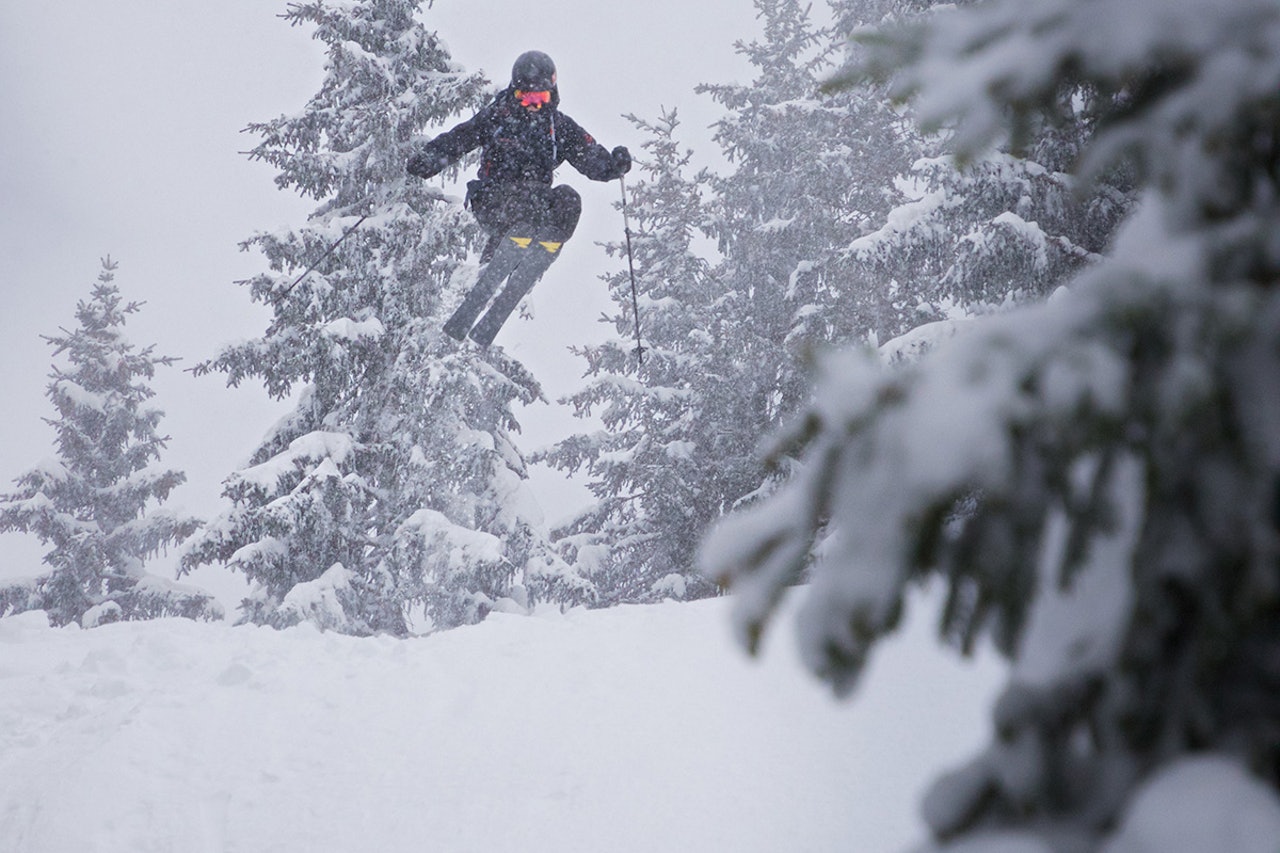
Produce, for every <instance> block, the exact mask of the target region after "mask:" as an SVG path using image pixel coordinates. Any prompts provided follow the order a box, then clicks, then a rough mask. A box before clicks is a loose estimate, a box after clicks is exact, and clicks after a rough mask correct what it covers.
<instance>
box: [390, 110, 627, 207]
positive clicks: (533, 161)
mask: <svg viewBox="0 0 1280 853" xmlns="http://www.w3.org/2000/svg"><path fill="white" fill-rule="evenodd" d="M559 105H560V95H559V93H558V92H557V91H555V90H552V93H551V103H549V104H547V105H546V106H544V107H543V108H542V109H540V110H537V111H536V112H531V111H529V110H527V109H525V108H524V107H522V106H521V105H520V103H519V102H518V101H517V100H516V97H515V90H514V89H511V88H507V89H504V90H503V91H502V92H501V93H499V95H498V97H497V98H496V99H494V101H493V103H491V104H489V105H488V106H486V107H485V108H484V109H482V110H480V112H478V113H476V114H475V115H474V116H473V117H472V118H470V119H468V120H467V121H464V122H463V123H462V124H460V125H458V126H457V127H455V128H453V129H452V130H449V131H447V132H445V133H442V134H440V135H439V136H437V137H436V138H435V139H432V140H431V141H430V142H427V143H424V144H423V145H421V146H420V147H419V148H418V150H417V151H415V152H414V153H413V155H412V156H411V157H410V158H409V163H408V169H409V174H411V175H416V176H417V177H419V178H430V177H432V176H433V175H436V174H438V173H439V172H441V171H442V170H444V169H445V168H446V167H448V166H449V165H450V164H452V163H454V162H455V161H457V160H458V158H460V157H461V156H462V155H463V154H466V153H467V152H468V151H474V150H475V149H477V148H482V149H483V152H482V154H481V159H480V172H479V174H478V175H477V178H478V179H479V181H480V182H481V184H482V185H489V184H494V183H504V182H509V181H536V182H539V183H544V184H547V185H548V186H549V185H550V184H551V182H552V177H553V175H554V173H555V170H556V167H557V166H559V165H560V164H561V163H563V162H565V161H568V163H569V165H571V166H573V167H574V168H575V169H577V170H578V171H579V172H581V173H582V174H584V175H586V176H587V177H588V178H591V179H592V180H594V181H612V180H614V179H615V178H618V177H620V176H621V174H622V172H621V171H620V170H619V168H618V165H617V164H616V163H615V161H614V158H613V157H612V155H610V153H609V152H608V151H607V150H605V148H604V146H602V145H601V144H600V143H598V142H596V141H595V139H594V138H592V136H591V134H589V133H587V132H586V131H585V130H583V129H582V127H581V126H580V125H579V124H578V123H577V122H576V121H574V120H573V119H571V118H569V117H568V116H567V115H565V114H564V113H562V112H560V110H559Z"/></svg>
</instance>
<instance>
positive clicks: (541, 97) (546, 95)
mask: <svg viewBox="0 0 1280 853" xmlns="http://www.w3.org/2000/svg"><path fill="white" fill-rule="evenodd" d="M516 100H518V101H519V102H520V105H521V106H524V107H531V106H533V105H534V104H537V105H538V106H542V105H543V104H549V103H551V92H549V91H546V90H543V91H541V92H525V91H523V90H522V89H516Z"/></svg>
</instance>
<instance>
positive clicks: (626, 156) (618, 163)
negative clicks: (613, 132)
mask: <svg viewBox="0 0 1280 853" xmlns="http://www.w3.org/2000/svg"><path fill="white" fill-rule="evenodd" d="M610 156H611V157H613V168H614V170H615V171H617V173H618V174H619V175H625V174H626V173H627V172H630V171H631V152H630V151H628V150H627V147H626V146H625V145H619V146H618V147H617V148H615V149H613V153H612V154H610Z"/></svg>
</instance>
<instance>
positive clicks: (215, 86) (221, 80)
mask: <svg viewBox="0 0 1280 853" xmlns="http://www.w3.org/2000/svg"><path fill="white" fill-rule="evenodd" d="M284 8H285V4H284V3H283V2H272V0H219V2H217V3H207V2H196V1H195V0H165V2H162V3H157V2H155V0H59V2H56V3H37V2H14V3H5V4H0V115H2V116H3V117H4V119H3V121H0V155H2V156H0V199H3V204H2V205H0V258H2V259H3V260H2V265H0V293H2V294H3V297H4V310H3V311H0V347H3V359H2V360H0V400H3V403H4V406H5V414H4V417H3V418H2V419H0V491H4V490H8V489H9V487H10V486H11V484H12V481H13V478H14V477H15V476H17V475H18V474H20V473H21V472H22V471H24V470H26V469H27V468H29V467H31V466H32V465H34V464H35V463H36V462H38V461H39V460H40V459H42V458H45V457H47V456H50V455H52V452H53V445H52V438H53V431H52V428H51V427H49V426H48V425H47V424H45V423H44V422H43V421H42V418H44V417H48V416H50V415H51V414H52V407H51V405H50V404H49V402H48V400H47V399H46V398H45V396H44V391H45V386H46V384H47V382H48V373H49V368H50V365H51V363H52V359H51V355H50V349H49V347H48V345H47V343H45V342H44V341H43V340H41V339H40V337H39V335H41V334H53V333H56V331H57V330H58V328H59V327H73V326H74V323H75V318H74V309H75V304H76V301H77V300H79V299H82V298H85V297H87V296H88V294H89V291H90V288H91V286H92V284H93V282H94V280H95V279H96V277H97V275H98V272H99V270H100V261H99V259H100V258H102V257H103V256H105V255H107V254H110V255H111V256H112V258H113V259H115V260H116V261H117V262H118V263H119V270H118V271H117V274H116V283H117V285H118V286H119V287H120V290H121V292H122V294H123V295H124V296H125V298H127V299H138V300H144V301H145V302H146V305H145V306H144V308H143V309H142V312H141V313H140V314H138V315H135V316H134V317H133V318H131V319H130V321H129V324H128V326H127V327H126V333H127V334H128V336H129V338H130V340H131V341H132V342H133V343H135V344H136V345H138V346H143V345H148V344H156V345H157V352H159V353H161V354H166V355H173V356H178V357H181V358H182V359H183V366H188V367H189V366H190V365H192V364H194V363H196V362H198V361H200V360H203V359H205V358H208V357H210V356H211V355H213V354H214V353H215V352H216V351H217V350H218V348H219V347H220V346H221V345H222V344H224V343H227V342H229V341H233V340H238V339H242V338H246V337H250V336H254V335H257V334H259V333H260V332H261V331H262V329H263V328H264V327H265V323H266V318H267V314H266V312H265V309H263V308H261V307H260V306H257V305H254V304H252V303H250V302H249V300H248V296H247V293H246V291H245V290H244V289H243V288H240V287H238V286H237V285H236V284H235V281H237V280H239V279H243V278H247V277H249V276H250V275H252V274H254V273H256V272H258V271H260V270H261V269H262V268H263V266H264V264H263V262H262V261H261V259H260V257H259V256H258V255H256V254H245V253H241V252H239V250H238V248H237V245H238V243H239V242H240V241H242V240H244V239H245V238H247V237H248V236H250V235H251V234H252V233H253V232H254V231H255V230H258V229H264V228H274V227H278V226H280V225H284V224H294V225H296V224H299V223H300V222H302V221H303V219H304V218H305V216H306V215H307V213H308V212H309V211H310V210H311V208H312V204H311V203H308V202H304V201H302V200H300V199H298V198H296V197H293V196H292V195H290V194H287V193H282V192H280V191H279V190H277V189H276V188H275V185H274V184H273V182H272V178H273V171H272V170H271V168H270V167H268V166H265V165H262V164H256V163H249V162H248V161H247V160H246V159H245V158H244V157H243V156H242V155H241V154H239V153H238V152H240V151H244V150H247V149H248V148H250V147H252V145H253V144H254V141H255V140H254V138H253V137H250V136H248V135H246V134H244V133H242V132H241V130H242V128H244V127H245V126H246V125H247V124H248V123H250V122H252V121H260V120H265V119H269V118H271V117H274V116H276V115H278V114H280V113H284V112H291V111H294V110H297V109H299V108H301V107H302V106H303V105H304V104H305V102H306V101H307V99H308V98H309V97H310V96H311V95H312V93H313V92H315V90H316V89H317V88H318V85H319V83H320V80H321V77H322V64H323V53H322V50H321V48H320V46H319V45H318V44H317V43H316V42H314V41H312V40H311V32H310V30H308V29H306V28H300V27H289V26H288V25H287V24H285V22H284V21H282V20H280V19H279V18H278V17H277V16H278V14H279V13H280V12H282V11H283V10H284ZM423 17H424V20H425V22H426V23H427V25H428V26H429V27H431V28H433V29H435V30H437V31H438V32H439V33H440V34H441V35H442V37H443V38H444V40H445V42H446V43H447V44H448V45H449V47H450V49H451V50H452V52H453V55H454V58H455V60H457V61H458V62H460V63H461V64H462V65H464V66H465V67H466V68H468V69H474V70H482V71H484V72H486V74H487V75H488V76H489V78H490V79H491V80H493V81H495V82H499V83H503V82H505V81H506V79H507V76H508V74H509V70H510V67H511V62H512V60H513V59H514V58H515V57H516V56H517V55H518V54H519V53H521V52H522V51H524V50H527V49H539V50H543V51H546V52H547V53H549V54H551V56H552V57H553V58H554V59H555V60H556V62H557V64H558V66H559V72H560V89H561V94H562V99H563V102H562V109H563V110H564V112H566V113H568V114H569V115H571V116H573V117H574V118H575V119H577V120H578V121H579V123H581V124H582V125H583V126H585V127H586V128H587V129H588V130H589V131H590V132H592V133H593V134H594V135H595V136H596V137H597V138H598V139H599V140H600V141H601V142H602V143H604V144H605V145H606V146H608V147H612V146H614V145H618V144H626V145H629V146H631V147H632V148H633V149H634V150H638V149H639V145H640V142H641V140H640V139H639V138H638V137H636V136H635V135H634V133H633V131H632V128H631V126H630V125H629V124H628V123H627V122H626V121H625V120H624V119H623V118H622V116H623V115H624V114H625V113H628V112H635V113H636V114H638V115H640V116H641V117H644V118H656V117H657V115H658V113H659V110H660V108H661V107H663V106H666V107H676V108H678V109H679V110H680V114H681V116H682V118H683V120H684V122H685V130H686V135H685V141H686V144H687V145H689V146H692V147H694V148H695V149H697V150H698V152H699V155H700V159H702V160H706V161H709V160H711V159H713V158H714V156H715V152H714V150H713V149H712V148H711V146H710V144H709V139H710V134H709V132H708V131H707V129H706V126H707V124H709V123H710V122H711V121H712V120H714V118H715V116H716V109H715V106H714V104H712V103H711V101H710V99H709V98H707V97H706V96H703V95H696V94H694V92H693V88H694V86H695V85H697V84H698V83H722V82H730V81H745V80H748V79H750V69H749V67H748V66H747V65H746V64H745V61H744V60H743V59H742V58H741V57H740V56H737V55H736V54H735V52H734V49H733V43H734V42H735V41H736V40H739V39H746V40H750V39H753V38H756V37H757V36H758V30H757V27H758V22H757V21H756V20H755V14H754V9H753V7H752V5H751V3H750V0H699V2H698V3H697V4H689V3H687V2H686V0H637V2H636V3H634V4H630V5H623V4H616V3H601V2H598V0H563V2H555V0H547V2H542V3H540V4H537V5H536V6H535V7H533V8H532V9H531V7H530V5H529V4H526V3H517V2H512V0H490V2H483V0H471V2H466V0H437V2H436V3H435V4H434V6H433V7H431V8H429V9H425V10H424V13H423ZM462 118H465V116H460V117H459V120H461V119H462ZM444 129H446V128H445V127H439V128H424V129H423V132H424V133H427V134H431V133H435V132H439V131H441V130H444ZM558 179H559V180H560V181H563V182H567V183H570V184H572V185H573V186H575V187H576V188H577V189H579V190H580V191H581V192H582V193H583V196H584V200H585V206H586V213H585V215H584V218H583V224H582V226H581V227H580V229H579V232H578V234H577V236H575V238H574V241H573V242H572V243H571V244H570V246H569V247H568V248H567V249H566V255H565V257H564V259H563V260H562V261H561V262H560V263H559V264H557V265H556V267H553V268H552V271H551V272H550V273H549V274H548V276H547V278H546V279H545V280H544V281H543V282H542V283H541V284H539V286H538V288H536V289H535V291H534V294H533V308H534V312H535V317H534V319H533V320H531V321H523V320H519V319H515V318H513V320H512V321H511V322H510V323H509V324H508V327H507V328H505V329H504V330H503V333H502V335H501V336H500V337H499V339H498V343H499V344H501V345H503V346H504V347H506V349H507V350H508V351H510V352H514V353H516V354H517V355H518V356H519V357H520V358H522V359H523V360H525V361H526V362H527V363H528V364H529V366H530V367H531V369H533V370H534V372H535V375H537V376H538V378H539V379H540V380H541V381H542V382H543V384H544V386H545V387H546V389H547V391H548V396H550V397H552V398H553V399H554V398H555V397H558V396H560V395H562V394H564V393H567V392H568V391H570V390H573V389H574V388H575V387H577V377H578V375H579V374H580V372H581V366H580V364H579V362H578V361H577V360H576V359H573V358H572V357H570V356H568V355H567V354H566V353H565V352H564V347H565V346H566V345H567V344H570V343H581V342H585V341H591V340H596V339H599V338H600V337H601V336H602V335H603V334H604V333H605V332H604V330H603V329H602V328H601V327H600V326H599V325H597V324H596V323H595V319H596V318H598V317H599V316H600V313H601V311H602V310H604V309H606V308H607V307H608V305H607V300H606V299H605V288H604V285H603V283H601V282H600V281H598V280H597V279H596V276H597V275H599V274H600V273H602V272H606V271H608V270H611V269H613V268H614V266H613V264H615V263H617V262H616V261H610V260H609V259H607V258H606V257H605V256H604V254H603V252H601V251H600V250H599V249H598V248H596V247H595V246H594V245H593V243H594V242H596V241H601V240H616V239H618V238H620V237H621V234H622V221H621V216H620V214H619V213H618V212H617V211H615V210H614V208H613V207H612V203H613V202H614V201H615V200H617V199H618V197H619V192H618V185H617V183H616V182H614V183H612V184H593V183H592V182H590V181H587V180H586V179H585V178H583V177H582V176H580V175H578V174H577V173H576V172H574V171H573V170H572V169H570V168H568V167H565V168H563V169H562V170H561V171H560V173H559V176H558ZM153 387H154V388H155V390H156V392H157V401H156V402H157V404H158V405H159V407H160V408H161V409H162V410H164V411H165V412H166V417H165V419H164V421H163V422H162V424H161V428H162V430H163V431H164V432H165V433H167V434H168V435H170V436H171V437H172V441H171V443H170V446H169V450H168V452H167V453H166V454H165V456H164V458H163V459H162V462H163V463H164V464H165V465H167V466H169V467H173V468H177V469H179V470H182V471H185V472H186V474H187V475H188V478H189V482H188V484H187V485H186V486H184V487H182V488H181V489H180V490H179V491H177V492H176V493H175V495H174V497H173V499H172V500H171V501H170V503H169V506H171V507H174V508H178V509H183V510H186V511H188V512H193V513H195V514H197V515H200V516H202V517H205V518H212V517H213V516H214V515H216V514H217V512H219V511H220V509H221V508H222V507H223V506H224V505H223V502H222V500H221V498H220V496H219V493H220V482H221V480H222V479H223V478H224V477H225V476H226V475H227V474H228V473H230V472H231V471H232V470H234V469H235V468H236V467H238V466H239V465H240V464H241V463H242V462H243V461H244V460H245V459H246V458H247V456H248V455H249V453H251V452H252V450H253V449H254V448H255V447H256V444H257V441H258V440H259V439H260V438H261V437H262V435H263V434H264V433H265V432H266V431H267V429H268V428H269V427H270V426H271V424H272V423H273V422H274V420H275V419H276V418H277V417H279V415H280V414H282V413H283V411H284V409H283V407H282V405H281V404H280V403H276V402H273V401H270V400H268V399H267V397H266V395H265V393H264V392H263V391H262V390H261V388H260V387H256V386H254V387H244V388H241V389H236V390H228V389H226V388H225V387H224V386H223V383H222V381H221V379H220V378H219V377H217V376H211V377H204V378H201V379H194V378H192V377H191V376H190V375H188V374H185V373H182V372H181V370H180V369H177V368H173V369H168V370H162V372H161V375H160V376H159V377H158V378H157V380H156V381H155V382H154V385H153ZM523 419H524V421H525V425H526V432H525V436H524V440H525V445H526V448H525V449H531V448H532V447H534V446H539V445H541V444H543V443H546V442H548V441H551V440H554V439H555V438H556V437H558V435H559V434H561V433H563V432H564V431H565V430H567V429H571V428H572V427H573V426H574V424H573V422H572V419H571V418H569V417H568V416H567V414H566V413H564V412H561V411H554V410H551V409H550V408H549V407H545V406H544V407H538V408H537V409H536V410H529V411H527V412H526V413H525V414H524V418H523ZM536 482H538V483H539V489H540V490H541V491H542V493H543V494H544V495H547V496H548V498H547V501H548V502H550V503H557V502H559V498H558V497H557V495H558V494H560V493H558V492H557V491H556V485H555V484H554V482H552V480H551V478H548V477H547V476H546V475H545V474H543V475H539V477H537V478H536ZM565 494H569V495H571V494H572V493H565ZM568 499H571V497H566V500H568ZM546 510H547V514H548V516H550V517H551V518H553V519H554V518H558V517H560V515H561V513H560V508H558V507H556V506H547V507H546ZM43 553H44V549H43V548H42V547H41V546H40V545H39V543H38V542H36V541H35V539H34V538H33V537H27V536H18V535H15V534H7V535H0V574H3V575H30V574H35V573H38V572H39V571H41V570H42V567H41V566H40V565H39V558H40V556H41V555H42V554H43ZM152 568H153V570H159V569H158V568H157V567H156V566H154V565H153V566H152ZM197 580H198V581H200V582H207V581H206V580H205V579H202V578H197Z"/></svg>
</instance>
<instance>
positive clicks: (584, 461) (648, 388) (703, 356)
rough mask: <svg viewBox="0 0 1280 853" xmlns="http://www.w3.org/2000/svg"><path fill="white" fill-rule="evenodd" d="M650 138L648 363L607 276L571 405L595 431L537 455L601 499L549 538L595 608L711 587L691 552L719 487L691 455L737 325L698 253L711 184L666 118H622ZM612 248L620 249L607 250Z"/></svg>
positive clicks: (643, 248) (641, 204) (644, 240)
mask: <svg viewBox="0 0 1280 853" xmlns="http://www.w3.org/2000/svg"><path fill="white" fill-rule="evenodd" d="M629 118H630V120H631V122H632V123H633V124H634V125H635V126H636V128H637V129H639V130H640V131H642V132H644V133H645V134H647V136H648V139H647V140H646V141H645V143H644V150H645V153H646V155H647V156H642V157H640V158H639V159H638V166H639V169H638V170H637V171H639V172H640V174H641V175H642V176H643V177H642V178H641V179H640V180H638V181H635V182H634V183H633V184H632V185H631V186H629V187H628V196H629V199H628V209H629V220H630V227H631V249H632V253H633V254H632V260H633V262H634V266H635V274H636V278H637V280H638V281H641V282H643V283H644V285H643V288H642V289H641V292H640V293H638V295H637V301H638V304H639V309H640V315H641V317H642V320H643V333H644V341H643V343H644V347H645V348H644V352H643V355H644V360H643V363H641V362H640V361H639V359H638V358H637V353H636V352H635V346H636V344H635V337H634V335H635V329H636V327H635V319H634V317H633V315H632V314H633V312H632V291H631V287H632V285H631V275H630V271H629V268H625V267H624V268H623V269H622V270H621V271H619V272H617V273H614V274H612V275H610V276H608V277H607V279H606V280H607V281H608V283H609V288H610V292H611V293H612V295H613V298H614V301H615V303H616V304H617V306H618V313H617V314H616V315H615V316H614V317H612V318H611V321H612V322H613V324H614V326H615V328H616V329H617V337H615V338H613V339H610V340H608V341H606V342H605V343H603V344H601V345H599V346H594V347H585V348H583V349H582V350H580V351H579V352H580V354H581V355H582V356H583V357H584V358H585V359H586V361H587V376H589V377H593V379H592V381H591V383H590V384H588V385H587V386H586V387H585V388H583V389H582V390H581V391H578V392H577V393H575V394H573V395H571V396H570V397H569V398H568V400H567V402H570V403H572V405H573V406H574V408H575V410H576V411H577V412H578V413H579V414H581V415H583V416H590V415H592V414H593V413H598V414H599V417H600V419H601V421H602V427H603V428H602V429H600V430H598V431H596V432H594V433H590V434H580V435H575V436H572V437H570V438H568V439H565V440H564V441H561V442H560V443H558V444H557V445H556V446H555V447H554V448H552V449H551V450H550V451H548V452H546V453H545V454H543V457H542V458H543V459H545V461H547V462H549V463H550V464H552V465H554V466H556V467H559V468H562V469H564V470H566V471H570V472H575V471H579V470H582V469H585V471H586V473H587V475H588V476H589V477H590V478H591V479H590V482H589V487H590V489H591V491H592V492H593V494H594V495H595V496H596V498H597V503H596V504H594V505H593V506H592V507H591V508H590V509H588V510H587V511H585V512H584V513H583V514H582V515H581V516H580V517H578V518H576V519H574V520H573V521H572V522H570V523H569V524H567V525H565V527H564V528H563V529H561V530H559V531H557V532H556V537H557V541H558V544H559V545H560V547H561V548H562V550H563V551H564V555H565V557H566V559H568V560H569V561H570V562H572V563H573V564H574V565H575V566H576V567H577V568H578V569H579V571H582V572H583V573H585V574H587V575H588V576H589V577H590V578H591V580H592V581H593V582H594V584H595V586H596V588H597V589H598V590H599V591H600V599H599V601H600V603H601V604H612V603H617V602H619V601H631V602H636V601H650V600H656V599H661V598H663V597H666V596H675V597H678V598H684V597H702V596H705V595H710V594H713V593H714V592H715V591H716V588H715V586H714V585H712V584H711V583H710V582H709V581H708V580H707V579H706V578H705V577H703V576H701V575H700V574H698V573H697V572H695V571H694V569H693V564H692V560H691V559H690V556H691V555H692V554H693V552H694V550H695V548H696V545H697V542H698V539H699V537H700V536H701V535H702V531H703V530H704V529H705V527H706V525H707V524H708V523H710V522H711V521H712V520H714V519H715V518H717V517H718V515H719V509H718V507H717V505H716V504H715V503H714V502H712V501H706V500H704V499H703V495H704V494H705V493H712V492H714V491H716V490H717V487H716V486H713V485H712V484H713V483H715V481H716V478H718V477H720V476H721V475H722V474H723V473H726V472H723V471H722V470H721V469H720V467H719V459H718V458H716V457H713V456H711V455H710V454H705V453H700V452H698V446H697V444H696V442H695V439H694V436H696V435H697V434H698V432H699V431H700V430H701V429H702V427H704V426H706V425H707V423H708V420H707V418H708V414H709V413H708V412H707V411H706V409H705V408H704V401H705V400H706V399H707V397H708V396H710V395H711V393H712V392H711V390H710V388H711V387H712V386H714V385H715V384H716V383H717V378H716V377H715V376H714V375H712V374H709V373H708V372H707V371H706V367H707V366H708V365H713V364H720V363H727V362H728V361H729V360H730V359H731V355H732V349H733V344H734V340H735V339H734V335H733V334H732V330H730V329H726V328H725V327H724V324H723V323H722V322H721V321H720V320H719V319H718V318H717V303H718V302H719V301H720V299H721V296H722V295H721V292H720V286H719V284H718V283H717V282H715V281H714V280H713V279H712V278H711V277H710V274H709V265H708V262H707V261H706V260H705V259H704V258H703V257H701V256H700V255H699V254H698V252H697V251H695V248H694V244H695V241H696V240H697V239H698V237H699V236H700V234H701V232H702V231H703V230H704V229H705V227H706V222H705V218H706V213H705V211H704V208H703V191H704V188H705V184H706V181H707V179H708V176H707V174H706V173H705V172H699V173H697V174H695V175H692V176H689V175H688V174H687V172H688V170H689V161H690V159H691V156H692V152H690V151H688V150H682V148H681V146H680V144H679V142H678V141H677V139H676V136H675V132H676V129H677V128H678V127H679V119H678V118H677V116H676V112H675V111H674V110H672V111H670V112H664V114H663V115H662V117H661V118H660V119H659V120H658V121H656V122H652V123H650V122H646V121H643V120H641V119H639V118H636V117H635V116H631V117H629ZM608 248H609V250H610V252H611V253H612V254H619V253H620V252H622V251H624V250H625V246H619V245H613V246H610V247H608Z"/></svg>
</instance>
